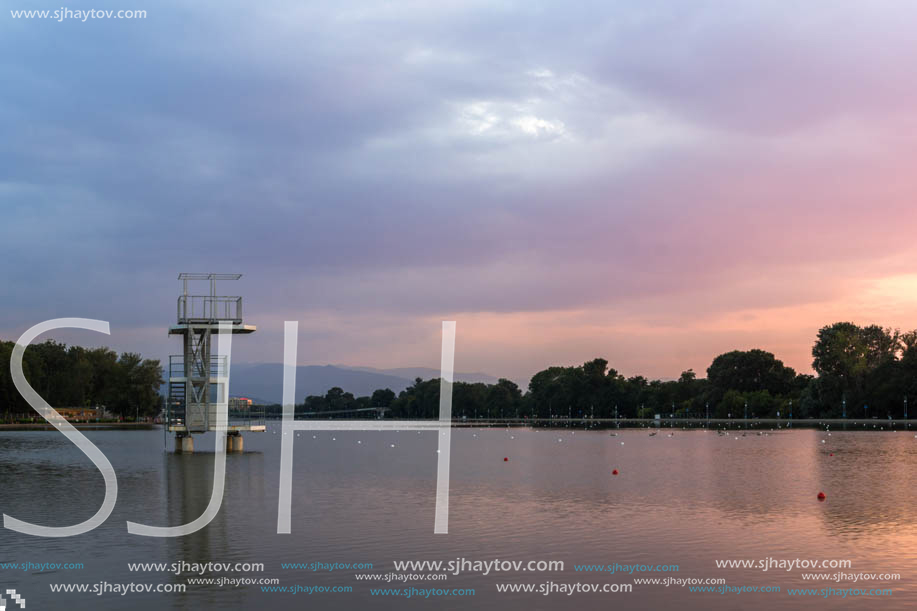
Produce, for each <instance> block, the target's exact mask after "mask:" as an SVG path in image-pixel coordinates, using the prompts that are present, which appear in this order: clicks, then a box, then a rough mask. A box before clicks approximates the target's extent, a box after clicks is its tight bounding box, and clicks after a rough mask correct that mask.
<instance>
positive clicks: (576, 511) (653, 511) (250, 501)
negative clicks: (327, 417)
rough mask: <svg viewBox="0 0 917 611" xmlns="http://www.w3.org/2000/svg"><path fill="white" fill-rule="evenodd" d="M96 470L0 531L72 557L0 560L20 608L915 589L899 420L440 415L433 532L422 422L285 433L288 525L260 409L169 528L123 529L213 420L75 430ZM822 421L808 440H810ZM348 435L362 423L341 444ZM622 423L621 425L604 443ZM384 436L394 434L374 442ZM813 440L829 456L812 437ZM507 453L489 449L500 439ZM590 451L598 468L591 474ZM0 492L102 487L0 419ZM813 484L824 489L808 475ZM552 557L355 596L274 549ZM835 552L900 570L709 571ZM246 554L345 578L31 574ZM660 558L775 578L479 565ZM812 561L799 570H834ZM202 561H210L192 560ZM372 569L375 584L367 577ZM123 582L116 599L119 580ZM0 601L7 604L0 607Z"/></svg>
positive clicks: (55, 450) (172, 513) (338, 556)
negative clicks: (440, 507)
mask: <svg viewBox="0 0 917 611" xmlns="http://www.w3.org/2000/svg"><path fill="white" fill-rule="evenodd" d="M85 434H86V435H87V437H89V438H90V439H91V440H92V441H93V442H94V443H95V444H96V445H97V446H98V447H99V448H100V449H101V450H102V451H103V452H104V453H105V454H106V455H107V456H108V458H109V460H110V461H111V462H112V464H113V465H114V467H115V470H116V471H117V474H118V483H119V495H118V504H117V506H116V508H115V511H114V513H113V514H112V516H111V517H110V518H109V520H108V521H107V522H106V523H105V524H104V525H103V526H102V527H100V528H98V529H97V530H95V531H94V532H92V533H90V534H87V535H83V536H80V537H75V538H66V539H39V538H34V537H27V536H24V535H19V534H17V533H13V532H12V531H7V530H2V531H0V562H28V561H31V562H54V563H62V562H81V563H83V564H84V565H85V568H84V569H83V570H72V571H63V570H61V571H56V572H46V573H40V574H39V573H37V572H34V571H33V572H22V571H11V570H5V571H0V583H2V586H3V588H4V589H5V588H9V587H13V588H17V590H19V591H20V592H22V593H24V594H25V595H26V597H27V600H28V602H29V606H30V608H33V609H44V608H64V607H65V606H69V605H71V604H87V605H88V604H92V605H93V606H94V607H97V608H103V609H120V608H125V606H128V605H130V606H133V607H135V608H137V609H154V608H155V609H161V608H164V607H165V608H188V609H190V608H214V607H223V606H225V607H228V608H242V607H246V608H252V605H263V604H265V603H268V604H270V605H272V606H275V607H277V608H294V607H297V608H299V607H302V606H304V605H311V606H316V607H318V608H324V607H326V606H327V607H332V606H333V607H335V608H353V609H361V608H364V607H366V606H367V605H371V606H378V607H380V608H394V607H399V608H400V607H401V606H418V607H419V606H425V607H427V608H429V607H430V605H431V604H432V605H435V606H436V607H437V608H468V607H471V606H474V607H476V608H488V609H498V608H499V609H527V610H528V609H531V608H532V605H533V604H535V605H536V606H537V608H558V609H562V608H570V607H571V606H572V605H574V604H575V605H578V606H581V607H583V608H595V609H599V608H602V609H605V608H608V605H609V604H614V605H619V606H620V608H635V609H654V608H662V607H663V606H668V605H671V604H673V603H674V602H676V601H677V603H678V604H679V605H681V606H682V607H684V608H688V609H711V608H713V609H734V608H739V607H741V608H761V609H774V608H788V607H801V606H811V605H813V604H814V605H820V606H827V605H830V606H831V607H832V608H853V607H857V608H860V607H863V606H868V607H870V608H880V607H881V608H886V609H904V608H911V607H913V606H914V605H915V604H917V591H915V588H914V584H915V583H917V581H915V580H917V559H915V556H917V555H915V553H914V552H913V550H912V547H913V546H914V545H915V543H917V526H915V524H917V488H915V486H914V478H915V475H914V474H915V467H917V439H915V436H914V433H913V432H910V433H905V432H897V433H893V432H875V433H872V432H856V433H843V432H836V433H832V435H831V436H830V437H829V436H828V435H827V434H826V433H824V432H819V431H815V430H797V431H791V432H790V431H783V432H775V433H772V434H771V435H769V436H760V437H759V436H756V435H753V434H749V436H748V437H739V438H738V439H737V438H736V435H741V433H733V434H730V435H729V436H727V437H721V436H717V435H716V434H715V433H712V432H704V431H693V432H690V431H684V432H683V431H677V433H676V434H675V436H674V437H672V438H669V437H668V436H667V432H665V431H663V432H661V433H660V434H659V435H658V436H656V437H649V436H648V435H647V433H646V432H645V431H638V430H632V431H622V432H620V433H619V434H618V436H617V437H611V436H609V434H608V433H607V432H585V431H577V432H575V433H573V432H571V431H569V430H564V431H547V430H541V431H532V430H521V429H514V430H505V429H484V430H478V429H474V430H470V429H462V430H455V431H454V432H453V438H452V439H453V454H452V482H451V483H452V485H451V511H450V534H448V535H434V534H433V518H434V508H435V485H436V483H435V482H436V435H435V433H431V432H423V433H420V434H419V433H417V432H400V433H396V432H384V433H379V432H372V433H356V432H349V433H344V432H341V433H317V434H316V438H314V439H313V437H312V434H311V433H306V432H301V433H299V436H298V437H297V439H296V447H295V450H294V456H295V459H294V491H293V527H292V528H293V533H292V534H291V535H277V534H276V522H277V492H278V478H279V475H278V474H279V454H280V437H281V435H280V434H279V432H278V428H277V427H273V428H272V429H271V430H269V431H268V432H267V433H266V434H248V435H246V436H245V449H246V452H245V453H244V454H242V455H229V456H228V457H227V482H226V495H225V498H224V502H223V507H222V510H221V511H220V513H219V515H218V516H217V518H216V519H215V520H214V521H213V522H212V523H211V524H210V525H209V526H208V527H207V528H205V529H204V530H203V531H200V532H198V533H196V534H193V535H190V536H187V537H183V538H177V539H148V538H144V537H137V536H133V535H128V534H127V531H126V527H125V521H127V520H132V521H136V522H141V523H147V524H152V525H163V526H165V525H177V524H180V523H185V522H189V521H191V520H193V519H194V518H196V517H197V516H198V515H200V513H201V512H202V511H203V509H204V507H205V506H206V504H207V501H208V499H209V496H210V486H211V478H212V469H213V453H212V452H213V437H212V436H203V437H198V438H196V448H197V449H198V453H197V454H195V455H193V456H187V455H185V456H181V455H174V454H171V453H167V452H164V448H163V441H164V439H163V434H162V431H89V432H86V433H85ZM822 440H824V441H825V442H826V443H822ZM358 441H360V442H362V443H358ZM622 442H623V444H622ZM392 444H394V445H395V447H394V448H393V447H391V446H392ZM831 453H833V454H834V456H830V454H831ZM504 457H508V458H509V461H508V462H504V461H503V458H504ZM612 469H618V470H619V472H620V474H619V475H617V476H613V475H612V474H611V471H612ZM0 483H2V493H0V509H2V511H3V513H5V514H9V515H11V516H15V517H17V518H20V519H24V520H26V521H31V522H36V523H40V524H46V525H65V524H72V523H76V522H80V521H82V520H84V519H86V518H88V517H89V516H91V515H92V514H93V513H94V512H95V511H96V509H97V508H98V506H99V504H100V503H101V499H102V496H103V483H102V477H101V475H100V474H99V473H98V471H97V470H96V469H95V468H94V467H93V466H92V464H91V463H89V461H88V460H87V459H85V458H84V457H83V455H82V454H81V453H80V452H79V451H77V450H76V449H75V448H73V446H71V445H70V444H69V442H67V441H66V439H65V438H64V437H63V436H62V435H60V434H58V433H56V432H6V433H0ZM819 491H824V492H825V493H826V494H827V497H828V498H827V501H826V502H819V501H818V500H817V499H816V494H817V493H818V492H819ZM460 557H464V558H467V559H471V560H492V559H494V558H499V559H501V560H525V561H528V560H562V561H564V562H565V565H566V566H565V570H564V571H563V572H562V573H559V572H554V573H540V574H534V573H500V574H496V575H495V574H491V575H488V576H482V575H478V574H463V575H459V576H450V577H449V579H448V581H445V582H442V581H441V582H422V583H421V582H411V583H409V584H387V585H382V587H410V586H414V587H417V588H431V587H440V588H442V587H449V588H474V589H475V590H476V595H475V596H474V597H473V598H462V599H456V598H449V599H447V598H437V599H436V600H435V602H428V601H423V600H418V599H416V598H415V599H411V600H405V599H394V598H380V597H378V596H377V597H373V596H370V594H369V587H370V585H369V584H368V583H367V582H364V581H357V580H356V579H355V578H354V572H355V571H353V570H338V571H334V572H330V573H329V572H311V571H308V570H283V569H281V567H280V564H281V563H284V562H302V563H311V562H326V563H332V562H342V563H356V562H365V563H373V565H374V570H373V571H371V572H377V573H389V572H392V571H393V565H392V561H393V560H452V559H455V558H460ZM767 557H773V558H778V559H796V558H804V559H808V558H811V559H819V560H821V559H849V560H851V561H852V567H851V568H848V569H842V570H843V571H844V572H849V573H858V572H866V573H900V574H901V580H900V581H873V582H869V583H865V584H864V583H860V584H852V583H846V582H845V583H841V584H837V583H829V582H824V581H820V582H811V581H809V582H807V581H803V580H802V578H801V574H802V573H803V572H808V571H804V570H802V569H794V570H793V571H792V572H786V571H780V570H770V571H767V572H762V571H760V570H758V569H717V568H716V567H715V565H714V561H715V560H717V559H721V560H722V559H761V558H767ZM176 561H187V562H192V563H194V562H208V561H218V562H258V563H264V565H265V567H266V569H265V572H264V573H263V574H255V575H253V574H248V573H243V574H237V573H220V574H218V575H217V576H219V575H224V576H227V577H240V576H248V577H276V578H279V579H280V583H281V584H282V585H295V584H300V585H303V586H318V585H344V586H353V590H354V591H353V592H352V593H342V594H331V593H325V594H318V593H317V594H312V595H311V598H308V597H309V596H310V595H308V594H298V595H295V596H291V595H289V594H266V593H263V592H262V591H261V588H260V586H257V585H249V586H242V587H239V588H231V587H229V586H225V587H222V588H220V587H216V586H199V587H196V588H195V587H189V589H188V591H187V592H186V593H184V594H130V595H128V597H120V596H117V595H113V594H108V595H104V596H101V597H96V596H92V595H90V594H69V595H62V594H51V593H50V591H49V586H48V584H51V583H90V584H91V583H96V582H99V581H107V582H109V583H131V582H135V583H165V582H171V583H184V582H185V578H186V577H187V576H182V577H175V576H172V575H169V574H168V573H132V572H130V571H129V570H128V568H127V563H128V562H176ZM613 563H620V564H647V565H657V564H677V565H679V569H680V570H679V571H678V572H677V573H668V574H659V573H655V574H652V573H644V574H639V575H635V576H636V577H641V578H643V577H665V576H666V575H668V576H672V577H678V578H681V579H684V578H716V577H722V578H726V581H727V584H728V585H730V586H780V587H781V588H782V589H783V592H781V593H745V594H725V595H720V594H716V593H691V592H689V591H688V588H686V587H685V588H679V587H678V586H671V587H668V588H666V587H664V586H661V585H652V586H635V587H634V591H633V592H632V593H629V594H575V595H573V596H572V597H567V596H564V595H562V594H552V595H550V596H547V597H545V596H541V595H537V594H497V593H496V589H495V584H497V583H536V584H540V583H543V582H547V581H553V582H556V583H577V582H581V583H633V581H632V579H633V577H634V576H628V575H621V574H615V575H608V574H599V573H582V572H576V571H574V569H573V565H574V564H613ZM836 571H837V569H818V571H817V572H836ZM211 576H213V575H211ZM828 586H831V587H835V588H842V587H844V588H846V587H863V588H873V587H890V588H892V589H893V590H894V594H893V595H892V596H891V597H888V598H882V599H875V598H874V599H871V600H870V599H865V598H854V599H846V600H843V599H838V598H833V599H831V600H830V601H825V600H824V599H820V598H819V599H813V598H798V597H790V596H788V595H787V593H786V590H787V589H788V588H795V587H812V588H822V587H828ZM373 587H377V586H375V585H374V586H373ZM128 599H129V600H128ZM8 608H11V607H8Z"/></svg>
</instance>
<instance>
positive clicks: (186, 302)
mask: <svg viewBox="0 0 917 611" xmlns="http://www.w3.org/2000/svg"><path fill="white" fill-rule="evenodd" d="M220 320H227V321H232V322H234V323H236V324H239V323H241V322H242V298H241V297H213V296H210V295H179V297H178V324H184V323H189V322H215V321H220Z"/></svg>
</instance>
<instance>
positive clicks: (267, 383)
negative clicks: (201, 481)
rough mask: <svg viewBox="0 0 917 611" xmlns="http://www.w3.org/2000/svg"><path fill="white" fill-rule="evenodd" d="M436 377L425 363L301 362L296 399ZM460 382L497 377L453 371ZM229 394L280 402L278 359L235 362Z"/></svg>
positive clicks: (397, 385)
mask: <svg viewBox="0 0 917 611" xmlns="http://www.w3.org/2000/svg"><path fill="white" fill-rule="evenodd" d="M417 377H420V378H423V379H425V380H427V379H430V378H438V377H439V370H438V369H430V368H426V367H405V368H400V369H372V368H370V367H346V366H340V365H324V366H322V365H304V366H300V367H297V368H296V402H297V403H302V401H303V399H305V397H306V396H307V395H324V394H325V393H326V392H328V389H329V388H333V387H335V386H338V387H340V388H343V389H344V390H345V391H346V392H350V393H353V394H354V396H356V397H360V396H366V395H371V394H372V392H373V391H374V390H377V389H379V388H391V389H392V390H394V391H395V392H396V393H399V392H401V391H402V390H404V389H405V388H407V387H408V386H410V385H411V384H413V383H414V378H417ZM456 379H457V380H460V381H463V382H486V383H489V384H492V383H494V382H496V381H497V379H496V378H494V377H492V376H488V375H485V374H480V373H474V374H463V373H459V374H456ZM229 384H230V394H231V395H232V396H234V397H249V398H251V399H255V400H257V401H258V402H261V403H280V402H281V401H282V400H283V365H282V364H281V363H261V364H234V365H233V366H232V372H231V374H230V382H229Z"/></svg>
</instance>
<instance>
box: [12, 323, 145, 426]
mask: <svg viewBox="0 0 917 611" xmlns="http://www.w3.org/2000/svg"><path fill="white" fill-rule="evenodd" d="M13 346H15V343H14V342H8V341H5V342H0V418H2V419H3V420H4V421H6V422H11V421H17V420H31V419H40V417H39V416H38V414H37V413H36V412H35V411H34V410H33V409H32V408H31V406H30V405H29V404H28V403H26V401H25V399H23V398H22V396H21V395H20V394H19V391H17V390H16V387H15V386H14V385H13V380H12V377H11V375H10V357H11V355H12V352H13ZM22 371H23V374H24V375H25V378H26V381H28V383H29V385H31V386H32V388H34V389H35V391H36V392H37V393H38V394H39V395H41V396H42V397H43V398H44V399H45V401H47V402H48V404H49V405H51V406H53V407H103V408H105V410H106V411H107V412H109V413H110V414H112V415H114V416H115V417H123V418H131V419H132V418H135V417H136V416H138V415H139V416H155V415H157V414H158V413H159V411H160V409H161V407H162V398H161V397H160V394H159V389H160V387H161V385H162V383H163V379H162V377H163V370H162V366H161V365H160V363H159V361H158V360H149V359H144V358H142V357H141V356H140V355H139V354H136V353H133V352H124V353H122V354H121V355H120V356H119V355H118V353H116V352H115V351H113V350H110V349H109V348H83V347H81V346H69V347H68V346H66V345H65V344H61V343H58V342H55V341H53V340H48V341H46V342H43V343H40V344H31V345H30V346H29V347H28V349H26V351H25V353H24V355H23V359H22Z"/></svg>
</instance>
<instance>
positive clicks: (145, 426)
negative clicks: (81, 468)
mask: <svg viewBox="0 0 917 611" xmlns="http://www.w3.org/2000/svg"><path fill="white" fill-rule="evenodd" d="M70 424H72V425H73V427H74V428H76V429H79V430H82V431H104V430H109V429H111V430H135V431H149V430H153V429H155V428H156V427H157V426H159V425H157V424H151V423H148V422H71V423H70ZM56 430H57V429H56V428H54V427H53V426H52V425H50V424H48V423H47V422H41V423H39V422H31V423H24V424H2V423H0V431H56Z"/></svg>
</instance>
